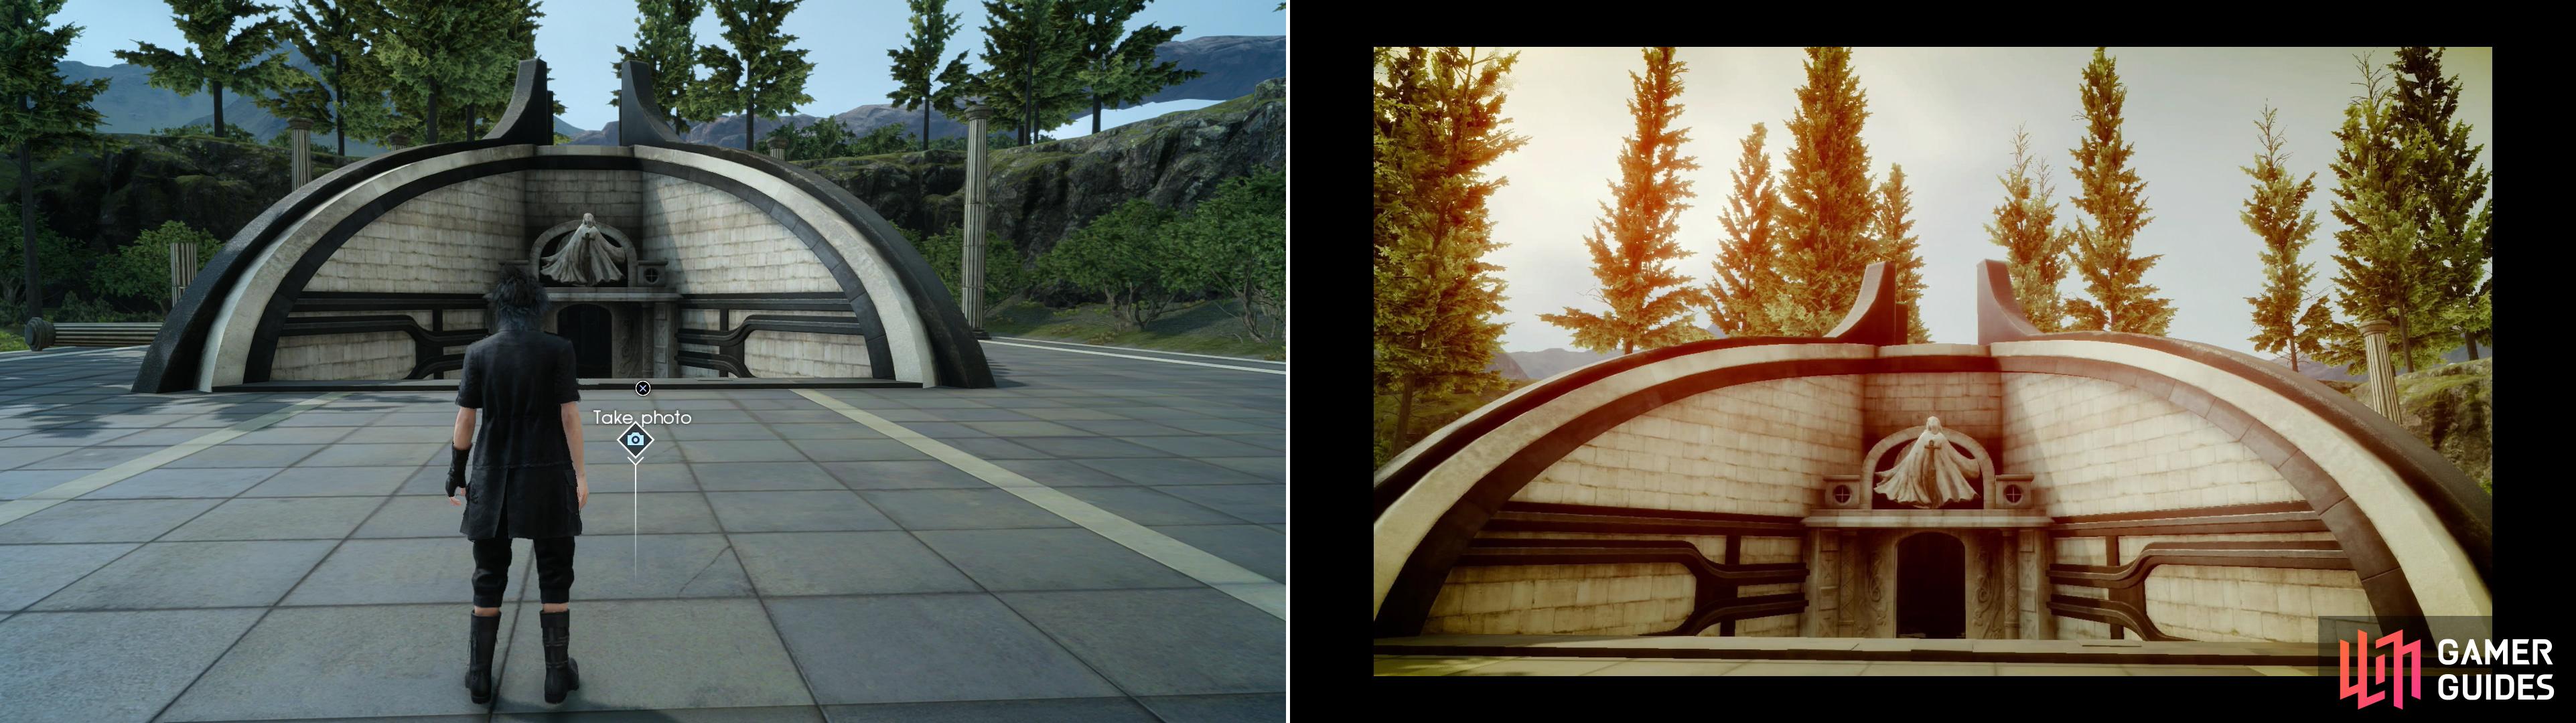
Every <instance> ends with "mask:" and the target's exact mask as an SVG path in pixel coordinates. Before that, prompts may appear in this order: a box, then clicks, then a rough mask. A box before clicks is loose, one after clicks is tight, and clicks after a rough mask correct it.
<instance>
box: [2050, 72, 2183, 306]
mask: <svg viewBox="0 0 2576 723" xmlns="http://www.w3.org/2000/svg"><path fill="white" fill-rule="evenodd" d="M2082 91H2083V97H2084V120H2085V123H2086V126H2085V135H2084V140H2083V142H2082V143H2080V144H2078V145H2077V146H2076V147H2075V149H2074V150H2073V151H2072V152H2073V153H2074V154H2075V162H2076V167H2075V181H2076V183H2077V184H2078V185H2079V186H2080V187H2081V188H2082V189H2083V193H2084V195H2081V196H2076V197H2075V198H2073V199H2070V201H2071V202H2072V203H2074V204H2075V208H2076V209H2077V210H2080V211H2083V212H2084V213H2085V214H2086V215H2088V216H2091V217H2092V218H2093V222H2092V223H2091V224H2087V223H2085V222H2084V220H2083V219H2076V220H2075V248H2074V250H2073V252H2072V253H2073V254H2074V258H2073V261H2074V263H2073V265H2074V267H2075V273H2077V274H2078V275H2081V276H2082V277H2083V278H2084V290H2085V292H2086V293H2088V294H2091V295H2092V297H2093V298H2092V299H2090V300H2086V299H2073V300H2070V301H2067V302H2066V313H2067V314H2068V315H2069V316H2071V317H2073V318H2074V321H2075V327H2076V328H2079V329H2091V330H2109V331H2125V332H2131V333H2137V334H2154V335H2158V336H2162V335H2164V333H2165V327H2166V326H2167V325H2168V324H2171V323H2172V322H2173V300H2172V299H2164V298H2155V297H2151V296H2149V295H2150V294H2154V293H2155V292H2156V287H2154V286H2149V285H2147V283H2146V281H2145V277H2146V273H2147V269H2149V268H2153V267H2154V266H2155V265H2156V259H2160V258H2164V254H2151V255H2147V256H2134V255H2132V249H2131V246H2132V243H2133V242H2134V241H2136V240H2137V238H2138V229H2140V228H2143V227H2145V226H2146V225H2147V222H2149V221H2153V220H2155V219H2154V217H2151V216H2147V215H2146V212H2147V201H2146V196H2145V193H2146V190H2147V182H2146V181H2142V180H2138V172H2137V171H2135V170H2132V169H2130V168H2129V155H2130V154H2132V153H2135V152H2136V151H2137V148H2136V147H2135V146H2132V145H2130V144H2129V143H2127V142H2125V141H2124V140H2123V138H2122V136H2121V135H2120V104H2121V103H2122V102H2123V101H2125V100H2127V98H2128V96H2129V90H2128V88H2127V87H2126V86H2123V85H2121V84H2120V75H2119V72H2118V69H2117V68H2115V67H2114V63H2113V62H2112V60H2111V58H2110V56H2109V55H2106V54H2104V53H2103V49H2102V48H2098V47H2097V48H2094V49H2093V62H2091V63H2089V64H2086V65H2085V66H2084V84H2083V87H2082Z"/></svg>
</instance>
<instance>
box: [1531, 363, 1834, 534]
mask: <svg viewBox="0 0 2576 723" xmlns="http://www.w3.org/2000/svg"><path fill="white" fill-rule="evenodd" d="M1860 393H1861V380H1860V378H1859V377H1857V376H1849V375H1845V376H1831V377H1802V378H1797V379H1782V380H1777V381H1769V382H1759V383H1754V384H1743V385H1738V386H1732V387H1726V388H1723V389H1718V390H1715V391H1711V392H1707V393H1704V394H1698V395H1694V396H1692V397H1690V398H1688V399H1683V400H1681V401H1678V402H1674V403H1671V404H1667V405H1664V406H1661V407H1657V408H1655V409H1654V410H1652V411H1649V412H1647V413H1646V414H1644V415H1641V416H1639V417H1637V418H1635V419H1631V420H1628V421H1627V422H1625V423H1622V424H1620V425H1619V426H1617V427H1613V428H1611V429H1610V430H1609V431H1607V432H1604V433H1602V434H1601V436H1599V437H1595V438H1593V440H1592V441H1591V442H1589V443H1586V444H1585V445H1583V446H1582V447H1579V448H1577V449H1575V450H1574V452H1573V453H1571V454H1568V455H1566V457H1565V458H1564V459H1563V460H1560V461H1558V462H1557V463H1556V464H1555V465H1553V466H1550V467H1548V469H1547V471H1546V472H1544V473H1541V474H1540V475H1539V477H1538V478H1537V479H1535V480H1532V481H1531V482H1530V484H1529V486H1527V487H1524V488H1522V489H1521V491H1520V493H1519V494H1516V495H1513V497H1512V499H1514V500H1518V501H1524V502H1561V503H1572V504H1587V505H1607V506H1612V507H1642V508H1648V509H1663V510H1695V511H1703V512H1736V513H1746V514H1759V515H1790V516H1802V515H1805V514H1806V512H1807V507H1808V504H1809V503H1810V502H1811V501H1812V500H1813V498H1814V495H1815V489H1816V486H1817V484H1818V480H1819V479H1821V478H1822V476H1823V475H1826V474H1844V473H1848V472H1849V471H1850V470H1852V469H1854V468H1856V467H1858V466H1859V465H1860V456H1861V454H1862V453H1863V452H1866V451H1867V449H1866V448H1865V446H1864V444H1865V443H1864V442H1862V441H1861V425H1860V421H1861V415H1860Z"/></svg>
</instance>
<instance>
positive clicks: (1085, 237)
mask: <svg viewBox="0 0 2576 723" xmlns="http://www.w3.org/2000/svg"><path fill="white" fill-rule="evenodd" d="M1176 218H1177V215H1176V214H1174V213H1173V212H1172V210H1171V209H1167V208H1163V207H1161V206H1157V205H1154V203H1153V202H1151V201H1148V200H1146V199H1142V198H1134V199H1128V201H1127V202H1126V203H1124V204H1120V205H1119V206H1118V207H1116V208H1112V209H1110V210H1109V212H1107V213H1103V214H1101V215H1100V216H1099V217H1097V218H1093V219H1091V221H1090V222H1089V223H1086V224H1083V226H1082V228H1079V229H1075V230H1074V232H1073V233H1070V234H1066V235H1065V237H1064V239H1063V240H1061V241H1058V242H1056V245H1055V248H1054V249H1053V250H1050V251H1048V252H1047V253H1046V255H1045V256H1042V257H1039V259H1038V264H1039V269H1040V273H1043V274H1045V275H1047V276H1049V277H1052V278H1057V279H1063V280H1064V281H1065V282H1067V283H1070V284H1072V285H1074V286H1075V287H1078V288H1081V289H1083V290H1085V291H1090V292H1093V293H1097V294H1100V295H1102V296H1106V297H1108V299H1109V306H1110V313H1111V315H1112V316H1114V317H1115V318H1116V320H1117V322H1118V328H1120V329H1122V330H1126V331H1142V330H1144V329H1145V328H1146V326H1147V325H1149V324H1152V323H1154V320H1155V319H1158V318H1161V317H1162V316H1163V314H1164V313H1166V312H1169V311H1170V310H1171V309H1172V306H1173V304H1174V302H1175V295H1174V293H1173V292H1174V291H1175V289H1173V288H1172V287H1171V284H1170V283H1168V282H1169V281H1170V280H1171V278H1172V270H1173V268H1172V267H1173V266H1174V264H1172V263H1171V260H1172V259H1175V258H1181V256H1182V254H1181V249H1180V248H1179V247H1178V246H1179V244H1177V243H1174V239H1173V234H1172V233H1171V232H1170V231H1171V229H1170V228H1168V227H1169V226H1170V225H1171V224H1172V223H1173V221H1174V220H1176Z"/></svg>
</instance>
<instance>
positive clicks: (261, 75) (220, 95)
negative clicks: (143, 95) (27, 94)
mask: <svg viewBox="0 0 2576 723" xmlns="http://www.w3.org/2000/svg"><path fill="white" fill-rule="evenodd" d="M167 2H169V4H170V11H171V12H172V13H173V14H172V15H171V18H170V21H171V22H172V23H173V24H176V25H178V26H179V34H180V36H181V37H184V38H187V40H188V45H189V46H190V47H188V48H186V49H184V52H174V51H171V50H168V49H164V48H161V47H159V46H156V45H153V44H151V43H135V49H133V50H118V51H114V52H115V54H116V57H117V58H118V59H119V60H123V61H125V62H128V63H133V64H135V65H140V66H143V67H145V68H148V69H150V71H151V72H150V73H149V74H148V75H147V76H146V78H147V82H148V83H150V84H151V85H152V87H155V88H160V89H163V90H170V91H176V92H177V93H178V94H179V95H182V96H189V95H196V94H197V92H198V91H207V92H209V93H212V94H213V96H214V101H215V132H217V133H222V132H223V129H224V89H225V88H231V89H233V90H235V91H239V92H242V93H249V94H253V95H256V94H258V93H260V92H261V91H267V90H274V89H276V88H277V87H278V86H280V85H284V84H287V83H291V82H293V78H295V77H296V76H298V75H300V74H298V73H296V72H295V70H294V69H293V68H289V67H287V66H286V56H285V55H284V54H271V53H270V52H269V51H271V50H275V49H276V48H277V43H278V39H279V38H280V37H281V36H283V35H285V34H286V33H287V24H286V21H284V20H278V19H275V18H269V19H266V20H260V21H258V22H254V23H251V24H250V26H249V27H245V28H242V29H241V32H233V25H234V24H236V23H239V22H241V21H243V20H246V19H250V18H252V17H254V16H258V15H263V14H266V13H271V12H275V11H276V10H277V6H275V5H261V4H258V3H253V2H250V1H249V0H167Z"/></svg>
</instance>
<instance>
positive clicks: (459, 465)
mask: <svg viewBox="0 0 2576 723" xmlns="http://www.w3.org/2000/svg"><path fill="white" fill-rule="evenodd" d="M447 451H448V453H449V457H448V462H447V496H449V497H454V496H456V488H458V487H463V486H465V455H466V454H467V453H468V452H469V451H471V450H463V449H457V448H454V447H449V448H448V450H447Z"/></svg>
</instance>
